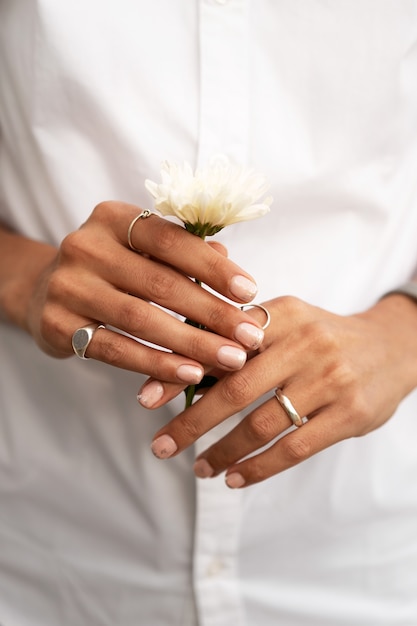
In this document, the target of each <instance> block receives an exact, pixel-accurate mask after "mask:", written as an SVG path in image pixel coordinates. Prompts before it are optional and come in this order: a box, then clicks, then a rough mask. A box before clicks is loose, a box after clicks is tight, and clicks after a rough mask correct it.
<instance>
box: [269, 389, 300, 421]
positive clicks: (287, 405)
mask: <svg viewBox="0 0 417 626" xmlns="http://www.w3.org/2000/svg"><path fill="white" fill-rule="evenodd" d="M274 395H275V397H276V399H277V400H278V402H279V403H280V405H281V406H282V408H283V409H284V411H285V412H286V414H287V415H288V417H289V418H290V420H291V421H292V423H293V424H294V426H297V428H300V426H302V425H303V420H302V419H301V417H300V416H299V415H298V413H297V411H296V410H295V408H294V406H293V404H292V402H291V400H290V399H289V398H287V396H284V394H283V393H282V390H281V389H280V388H279V387H277V388H276V389H275V391H274Z"/></svg>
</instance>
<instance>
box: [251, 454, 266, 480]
mask: <svg viewBox="0 0 417 626" xmlns="http://www.w3.org/2000/svg"><path fill="white" fill-rule="evenodd" d="M268 476H269V473H267V471H266V470H265V466H264V463H263V457H262V455H261V454H260V455H256V456H254V457H252V458H251V460H250V465H248V471H247V480H248V482H249V483H250V484H254V483H260V482H262V481H263V480H265V479H266V478H268Z"/></svg>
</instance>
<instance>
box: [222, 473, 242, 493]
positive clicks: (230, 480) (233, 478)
mask: <svg viewBox="0 0 417 626" xmlns="http://www.w3.org/2000/svg"><path fill="white" fill-rule="evenodd" d="M225 480H226V485H227V486H228V487H230V489H239V487H243V485H244V484H245V483H246V480H245V479H244V478H243V476H242V474H239V472H233V473H232V474H228V476H226V478H225Z"/></svg>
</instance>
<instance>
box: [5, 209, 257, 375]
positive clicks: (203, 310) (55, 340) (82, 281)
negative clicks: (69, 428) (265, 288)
mask: <svg viewBox="0 0 417 626" xmlns="http://www.w3.org/2000/svg"><path fill="white" fill-rule="evenodd" d="M140 212H141V209H140V208H138V207H136V206H133V205H128V204H123V203H118V202H104V203H102V204H100V205H98V206H97V207H96V208H95V209H94V211H93V212H92V214H91V215H90V217H89V218H88V219H87V221H86V222H85V223H84V224H83V225H82V226H81V227H80V228H79V229H78V230H77V231H75V232H73V233H71V234H69V235H68V236H67V237H66V238H65V239H64V241H63V242H62V244H61V245H60V247H59V248H58V249H56V248H54V247H52V246H49V245H45V244H43V243H39V242H35V241H31V240H29V239H25V238H24V237H21V236H20V235H17V234H14V233H11V232H10V231H8V230H7V229H5V228H2V229H0V250H1V254H2V263H1V268H2V269H0V312H1V317H2V319H3V320H5V321H7V322H9V323H13V324H16V325H17V326H19V327H21V328H23V329H24V330H26V331H27V332H28V333H29V334H30V335H31V336H32V337H33V339H34V341H35V342H36V343H37V344H38V346H39V347H40V348H41V349H42V350H43V351H44V352H46V353H47V354H49V355H51V356H53V357H57V358H65V357H69V356H72V357H73V358H76V357H74V353H73V350H72V346H71V337H72V334H73V333H74V331H75V330H76V329H77V328H79V327H82V326H85V325H86V324H90V323H92V322H94V321H97V322H100V323H102V324H108V325H111V326H113V327H115V328H118V329H120V330H123V331H125V332H126V333H129V334H132V335H134V336H135V337H138V338H140V339H143V340H145V341H147V342H151V343H154V344H156V345H158V346H161V347H163V348H166V349H167V350H169V352H167V351H161V350H157V349H155V348H152V347H149V346H146V345H143V344H142V343H138V342H136V341H134V340H132V339H131V338H129V337H127V336H125V335H122V334H120V333H116V332H114V331H113V330H110V329H107V328H105V329H99V330H97V331H96V333H95V334H94V337H93V339H92V341H91V343H90V344H89V346H88V350H87V353H86V355H87V356H88V357H89V358H93V359H98V360H100V361H103V362H105V363H108V364H110V365H114V366H117V367H121V368H124V369H127V370H133V371H136V372H141V373H144V374H147V375H150V376H153V377H156V378H160V379H161V380H164V381H166V382H171V383H177V384H178V383H179V382H181V383H182V384H183V383H184V382H185V383H194V382H198V381H199V380H200V379H201V377H202V376H203V373H204V370H203V367H202V365H201V361H202V362H204V363H205V364H207V365H208V366H211V367H215V368H221V369H223V370H225V371H233V370H236V369H239V368H240V367H242V365H243V363H244V362H245V360H246V350H245V348H246V349H247V348H248V347H249V346H250V344H251V343H252V344H253V345H254V346H255V345H256V346H257V345H259V344H260V343H261V341H262V338H263V333H262V331H261V330H260V328H259V326H260V325H259V324H258V323H257V322H256V321H255V320H254V319H253V318H252V317H251V316H250V315H249V314H248V313H244V312H242V311H240V309H239V308H238V307H237V306H234V305H232V304H230V303H227V302H225V301H224V300H223V299H220V298H218V297H216V296H215V295H213V294H211V293H209V292H208V291H207V290H205V289H202V288H201V287H199V286H198V285H196V284H195V283H194V281H192V280H190V279H189V278H188V276H193V277H194V276H195V277H197V278H199V279H200V280H201V281H202V282H203V283H204V284H206V285H209V286H210V287H211V288H212V289H214V290H215V291H216V292H218V293H220V294H222V295H223V296H225V297H227V298H229V299H231V300H234V301H235V302H239V303H243V302H248V301H249V300H250V299H251V298H252V297H253V295H254V294H255V292H256V286H255V283H254V281H253V279H252V278H251V277H250V276H249V275H248V274H247V272H245V271H244V270H242V269H241V268H239V267H238V266H237V265H236V264H234V263H233V262H232V261H230V260H229V259H227V257H226V256H225V254H224V250H223V249H220V251H219V249H218V248H216V246H210V245H207V244H206V243H204V242H203V241H202V240H201V239H199V238H198V237H196V236H194V235H191V234H189V233H187V232H186V231H185V229H184V228H182V227H180V226H178V225H175V224H172V223H171V222H169V221H167V220H165V219H162V218H160V217H158V216H156V215H151V216H150V217H148V218H147V219H141V220H139V221H138V222H137V223H136V224H135V227H134V229H133V231H132V243H133V245H134V246H135V247H136V248H139V249H140V250H142V251H143V253H144V255H142V254H138V253H136V252H134V251H132V250H130V248H129V247H128V244H127V231H128V227H129V224H130V223H131V221H132V220H133V218H135V217H136V216H137V215H138V213H140ZM236 277H238V280H237V283H236ZM242 280H243V283H244V284H243V287H244V288H243V289H242ZM248 286H249V287H250V288H251V289H252V294H250V293H248V290H247V289H246V287H248ZM152 303H156V304H158V305H161V306H162V307H164V308H167V309H169V310H171V311H174V312H175V313H178V314H180V315H183V316H186V317H188V318H190V319H193V320H196V321H198V322H200V323H201V324H203V325H204V326H207V327H208V328H210V329H212V331H213V332H211V333H209V332H205V331H202V330H199V329H197V328H194V327H192V326H190V325H188V324H184V323H183V322H182V321H180V320H178V319H176V318H175V317H173V316H172V315H170V314H169V313H167V312H166V311H164V310H162V309H161V308H160V307H156V306H153V304H152ZM242 324H243V327H242ZM242 328H243V333H242ZM248 331H249V336H248ZM251 332H252V335H253V334H254V335H255V338H254V337H253V336H252V338H251V336H250V335H251ZM256 337H257V338H256ZM224 352H225V353H226V355H224ZM219 355H220V356H219ZM225 360H226V363H225V362H224V361H225Z"/></svg>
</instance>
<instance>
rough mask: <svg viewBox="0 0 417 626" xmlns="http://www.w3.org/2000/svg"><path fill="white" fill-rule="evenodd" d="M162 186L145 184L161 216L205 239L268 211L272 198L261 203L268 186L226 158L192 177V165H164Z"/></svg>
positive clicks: (211, 164) (170, 163) (249, 170)
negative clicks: (178, 221) (175, 220)
mask: <svg viewBox="0 0 417 626" xmlns="http://www.w3.org/2000/svg"><path fill="white" fill-rule="evenodd" d="M161 176H162V182H161V183H160V184H157V183H155V182H153V181H151V180H146V181H145V186H146V189H147V190H148V191H149V193H150V194H151V195H152V196H153V198H154V200H155V208H156V209H157V210H158V211H159V212H160V213H161V214H162V215H164V216H168V215H171V216H175V217H177V218H178V219H179V220H181V221H182V222H183V223H184V225H185V227H186V228H187V230H189V231H190V232H192V233H194V234H196V235H199V236H200V237H202V238H204V237H206V236H208V235H215V234H216V233H218V232H219V231H220V230H221V229H222V228H224V227H225V226H228V225H229V224H235V223H236V222H243V221H246V220H252V219H255V218H256V217H260V216H262V215H265V214H266V213H268V212H269V210H270V205H271V203H272V197H270V196H269V197H267V198H264V199H263V200H261V198H262V196H264V195H265V193H266V191H267V189H268V184H267V181H266V178H265V177H264V176H262V175H261V174H259V173H257V172H255V171H254V170H252V169H245V168H243V167H238V166H236V165H232V164H231V163H230V162H229V160H228V159H227V157H224V156H222V155H221V156H218V157H215V158H214V159H212V161H211V162H210V164H209V166H208V167H206V168H204V169H198V170H196V172H195V173H194V172H193V170H192V168H191V165H190V164H189V163H187V162H184V163H183V164H181V165H180V164H178V163H173V162H169V161H165V162H164V163H163V165H162V169H161Z"/></svg>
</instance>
